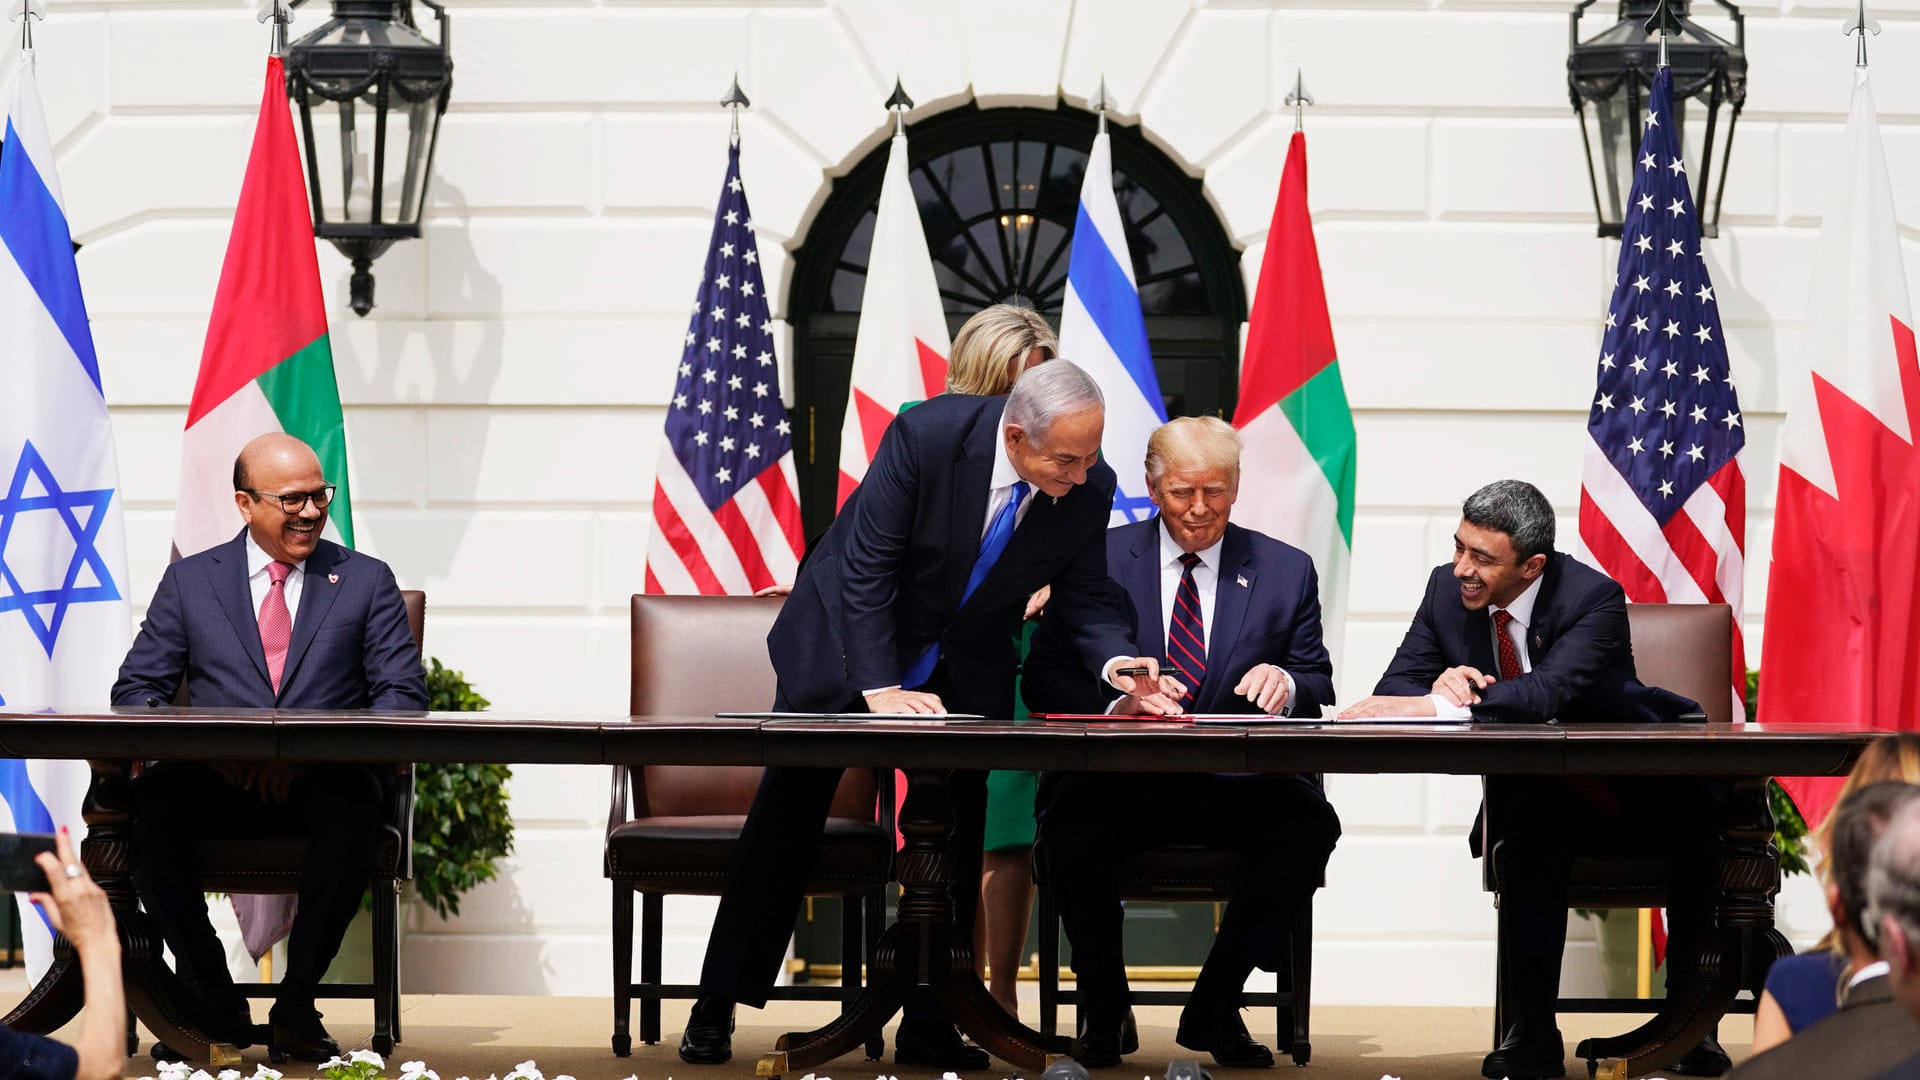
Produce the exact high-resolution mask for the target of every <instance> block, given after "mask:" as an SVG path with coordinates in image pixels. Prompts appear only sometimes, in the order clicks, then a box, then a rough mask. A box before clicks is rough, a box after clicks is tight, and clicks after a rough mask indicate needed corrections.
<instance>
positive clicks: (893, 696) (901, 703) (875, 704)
mask: <svg viewBox="0 0 1920 1080" xmlns="http://www.w3.org/2000/svg"><path fill="white" fill-rule="evenodd" d="M862 696H863V697H865V698H866V699H867V711H868V712H875V713H922V714H924V715H927V716H944V715H945V714H946V711H947V707H946V705H944V704H942V703H941V701H940V695H938V694H929V693H926V692H925V691H921V690H902V689H900V688H899V687H897V686H894V687H889V688H887V689H885V690H870V691H868V692H867V693H866V694H864V695H862Z"/></svg>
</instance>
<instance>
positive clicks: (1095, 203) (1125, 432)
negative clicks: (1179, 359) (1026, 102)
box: [1060, 131, 1167, 525]
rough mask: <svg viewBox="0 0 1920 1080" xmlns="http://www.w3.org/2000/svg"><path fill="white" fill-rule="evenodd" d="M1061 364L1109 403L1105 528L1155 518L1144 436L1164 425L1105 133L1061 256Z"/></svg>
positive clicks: (1091, 157)
mask: <svg viewBox="0 0 1920 1080" xmlns="http://www.w3.org/2000/svg"><path fill="white" fill-rule="evenodd" d="M1060 357H1061V359H1063V360H1071V361H1073V362H1074V363H1076V364H1078V365H1080V366H1081V367H1082V368H1084V369H1085V370H1086V372H1087V374H1089V375H1092V376H1093V378H1094V381H1095V382H1097V383H1099V384H1100V392H1101V394H1103V395H1105V396H1106V399H1107V429H1106V435H1105V437H1104V438H1103V439H1102V440H1101V451H1102V453H1103V454H1104V455H1105V456H1106V459H1107V464H1108V465H1110V466H1112V467H1113V471H1114V474H1115V475H1116V476H1117V477H1119V481H1120V486H1119V489H1118V490H1116V491H1115V492H1114V494H1113V518H1112V521H1111V524H1113V525H1124V524H1126V523H1127V522H1130V521H1141V520H1144V519H1146V518H1149V517H1152V516H1153V502H1152V500H1150V499H1149V498H1147V476H1146V465H1145V462H1146V458H1147V436H1149V435H1151V434H1153V429H1154V428H1157V427H1159V426H1160V425H1161V424H1164V423H1166V422H1167V407H1166V405H1165V403H1164V402H1163V401H1162V400H1161V397H1160V379H1159V376H1157V375H1155V374H1154V372H1153V355H1152V354H1151V353H1150V352H1148V350H1147V322H1146V319H1144V318H1142V317H1141V315H1140V289H1139V287H1138V286H1137V285H1135V284H1134V281H1133V258H1132V256H1131V255H1129V254H1128V252H1127V235H1126V233H1125V231H1124V230H1123V229H1122V227H1121V225H1120V206H1119V204H1118V203H1116V202H1115V201H1114V198H1113V150H1112V145H1111V143H1110V142H1109V140H1108V137H1107V133H1106V132H1105V131H1102V132H1100V133H1099V134H1098V135H1095V136H1094V137H1093V149H1092V150H1091V151H1089V152H1088V153H1087V175H1086V178H1085V180H1084V181H1083V182H1082V184H1081V186H1080V213H1079V214H1078V215H1077V216H1076V218H1075V220H1074V223H1073V248H1072V250H1071V251H1070V252H1069V253H1068V256H1067V300H1066V307H1065V308H1064V309H1063V310H1062V311H1061V312H1060Z"/></svg>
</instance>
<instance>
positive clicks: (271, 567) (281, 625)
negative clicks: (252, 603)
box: [260, 562, 293, 694]
mask: <svg viewBox="0 0 1920 1080" xmlns="http://www.w3.org/2000/svg"><path fill="white" fill-rule="evenodd" d="M291 573H293V564H292V563H283V562H270V563H268V564H267V579H268V580H267V598H266V600H265V601H263V602H262V603H261V604H260V647H261V648H262V649H264V650H266V653H267V675H268V676H269V677H270V678H272V679H273V692H274V693H276V694H278V693H279V692H280V673H281V672H282V671H284V670H285V669H286V666H287V646H288V645H289V644H290V643H291V642H292V641H293V616H292V614H290V613H289V612H288V611H287V575H288V574H291Z"/></svg>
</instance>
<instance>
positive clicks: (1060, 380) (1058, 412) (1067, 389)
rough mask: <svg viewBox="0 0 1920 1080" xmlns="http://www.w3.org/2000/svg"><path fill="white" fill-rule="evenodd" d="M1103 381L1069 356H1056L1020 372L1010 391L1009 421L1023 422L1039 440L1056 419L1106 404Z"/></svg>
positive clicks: (1007, 421) (1028, 432)
mask: <svg viewBox="0 0 1920 1080" xmlns="http://www.w3.org/2000/svg"><path fill="white" fill-rule="evenodd" d="M1106 404H1107V402H1106V399H1105V398H1103V397H1101V396H1100V384H1099V383H1096V382H1094V381H1093V376H1091V375H1089V374H1087V373H1086V372H1085V371H1083V370H1081V369H1080V367H1079V366H1078V365H1076V364H1073V363H1070V362H1068V361H1066V360H1053V361H1049V362H1048V363H1045V364H1041V365H1040V366H1039V367H1037V368H1034V369H1033V370H1031V371H1028V372H1026V373H1025V374H1023V375H1021V376H1020V381H1019V382H1016V383H1014V384H1013V392H1012V393H1011V394H1009V395H1007V418H1006V420H1005V423H1008V424H1019V425H1020V429H1021V430H1022V431H1024V432H1026V433H1027V438H1029V439H1032V440H1033V441H1035V442H1039V441H1041V440H1043V439H1045V438H1046V437H1047V430H1048V429H1049V428H1051V427H1053V422H1054V421H1055V420H1058V419H1060V418H1061V417H1063V416H1071V415H1073V414H1074V413H1077V412H1084V411H1086V410H1087V409H1104V408H1106Z"/></svg>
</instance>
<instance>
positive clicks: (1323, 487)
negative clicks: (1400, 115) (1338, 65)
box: [1233, 131, 1355, 661]
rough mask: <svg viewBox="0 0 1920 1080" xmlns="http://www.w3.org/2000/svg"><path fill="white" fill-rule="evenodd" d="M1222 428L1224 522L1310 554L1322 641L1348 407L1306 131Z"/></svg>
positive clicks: (1341, 627) (1347, 534)
mask: <svg viewBox="0 0 1920 1080" xmlns="http://www.w3.org/2000/svg"><path fill="white" fill-rule="evenodd" d="M1233 426H1234V427H1236V428H1239V429H1240V438H1241V439H1242V441H1243V442H1244V444H1245V445H1244V448H1243V449H1242V451H1241V457H1240V472H1241V475H1242V477H1246V476H1254V477H1258V478H1259V483H1251V484H1250V483H1245V482H1243V483H1242V484H1241V485H1240V501H1239V502H1238V503H1235V504H1234V508H1233V519H1234V521H1235V522H1237V523H1238V524H1241V525H1245V526H1246V527H1247V528H1249V529H1256V530H1258V531H1260V532H1263V533H1266V534H1267V535H1268V536H1272V537H1275V538H1276V539H1280V540H1284V541H1286V542H1287V543H1289V544H1292V545H1293V546H1295V547H1297V548H1299V549H1301V550H1302V551H1305V552H1306V553H1307V554H1308V555H1311V556H1313V565H1314V568H1315V569H1316V570H1317V571H1319V575H1320V609H1321V613H1322V614H1321V617H1322V624H1323V625H1324V626H1325V628H1326V642H1327V650H1328V651H1329V652H1331V653H1333V654H1334V656H1335V658H1336V661H1337V659H1338V656H1339V653H1340V645H1341V639H1342V637H1343V635H1344V633H1345V630H1346V613H1347V572H1348V565H1349V564H1350V563H1351V561H1352V553H1353V477H1354V471H1355V464H1354V459H1355V439H1354V432H1353V411H1352V410H1351V409H1349V408H1348V407H1347V390H1346V386H1345V385H1344V384H1342V383H1341V381H1340V361H1339V359H1338V358H1337V357H1336V356H1335V354H1334V350H1333V320H1332V319H1331V318H1330V317H1329V316H1328V315H1327V291H1326V288H1325V287H1324V286H1323V285H1322V283H1321V280H1320V253H1319V249H1318V248H1316V247H1315V246H1314V242H1313V219H1312V217H1311V216H1310V215H1309V214H1308V212H1307V138H1306V136H1305V135H1304V134H1303V133H1301V132H1298V131H1296V132H1294V134H1293V142H1292V143H1291V144H1290V145H1289V146H1288V147H1287V165H1286V170H1285V171H1284V172H1283V173H1282V174H1281V176H1280V198H1279V201H1277V202H1276V203H1275V204H1274V207H1273V223H1272V224H1271V225H1270V226H1269V227H1268V229H1267V253H1266V256H1265V257H1264V258H1263V259H1262V260H1261V262H1260V281H1259V284H1258V285H1257V286H1256V289H1255V292H1254V296H1253V315H1252V318H1251V319H1250V320H1249V325H1248V327H1247V353H1246V358H1245V360H1244V361H1243V362H1242V363H1241V365H1240V404H1239V406H1238V407H1237V408H1236V409H1235V410H1234V414H1233Z"/></svg>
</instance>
